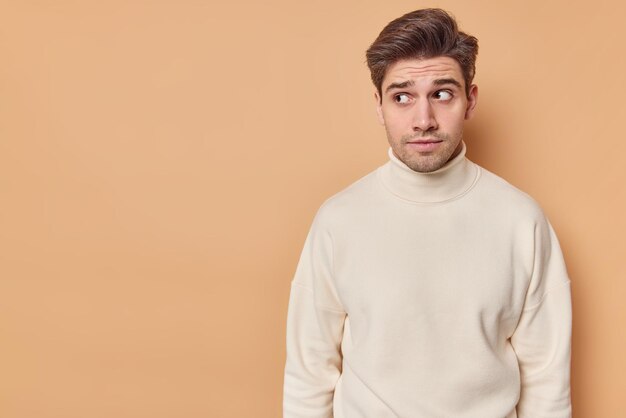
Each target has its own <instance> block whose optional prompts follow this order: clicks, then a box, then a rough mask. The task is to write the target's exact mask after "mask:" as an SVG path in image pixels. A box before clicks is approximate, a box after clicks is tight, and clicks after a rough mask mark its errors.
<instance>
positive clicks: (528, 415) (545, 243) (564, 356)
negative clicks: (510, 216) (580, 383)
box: [511, 218, 572, 418]
mask: <svg viewBox="0 0 626 418" xmlns="http://www.w3.org/2000/svg"><path fill="white" fill-rule="evenodd" d="M534 242H535V246H534V263H533V270H532V277H531V280H530V285H529V288H528V291H527V294H526V301H525V305H524V309H523V311H522V314H521V317H520V320H519V322H518V324H517V328H516V330H515V332H514V333H513V335H512V336H511V345H512V346H513V348H514V350H515V353H516V355H517V358H518V363H519V368H520V375H521V394H520V400H519V402H518V404H517V409H516V411H517V416H518V418H539V417H541V418H569V417H571V414H572V412H571V409H572V408H571V397H570V357H571V332H572V306H571V289H570V280H569V278H568V274H567V271H566V268H565V263H564V261H563V255H562V253H561V249H560V247H559V243H558V240H557V237H556V235H555V233H554V230H553V228H552V226H551V225H550V223H549V222H548V220H547V219H545V218H542V219H541V220H540V221H539V222H538V223H537V225H536V226H535V237H534Z"/></svg>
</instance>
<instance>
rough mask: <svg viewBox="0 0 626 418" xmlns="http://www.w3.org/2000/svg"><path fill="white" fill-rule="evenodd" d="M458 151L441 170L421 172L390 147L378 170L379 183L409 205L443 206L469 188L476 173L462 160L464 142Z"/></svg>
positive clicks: (476, 169) (463, 158)
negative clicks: (383, 162)
mask: <svg viewBox="0 0 626 418" xmlns="http://www.w3.org/2000/svg"><path fill="white" fill-rule="evenodd" d="M457 150H458V151H456V150H455V152H454V154H453V157H452V158H451V159H450V160H448V162H446V164H445V165H444V166H443V167H441V168H439V169H437V170H435V171H431V172H428V173H420V172H417V171H414V170H412V169H411V168H410V167H408V166H407V165H406V164H404V162H402V161H401V160H400V159H399V158H398V157H397V156H396V155H395V154H394V153H393V151H392V149H391V147H389V149H388V150H387V154H388V156H389V161H388V162H387V163H386V164H385V165H383V166H382V167H380V171H379V176H380V180H381V181H382V183H383V185H384V186H385V187H386V188H387V189H388V190H389V191H390V192H391V193H393V194H394V195H396V196H398V197H400V198H402V199H404V200H408V201H411V202H415V203H442V202H446V201H449V200H452V199H456V198H458V197H460V196H462V195H463V194H465V193H466V192H468V191H469V190H470V189H471V187H472V186H473V185H474V184H475V183H476V181H477V180H478V174H479V169H478V166H477V165H476V164H474V163H472V162H471V161H470V160H468V159H467V158H466V157H465V153H466V151H467V147H466V145H465V142H464V141H461V143H460V148H457Z"/></svg>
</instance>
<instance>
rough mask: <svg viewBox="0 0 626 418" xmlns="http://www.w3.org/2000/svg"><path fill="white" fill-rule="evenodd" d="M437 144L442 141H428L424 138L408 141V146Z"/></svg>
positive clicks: (428, 139)
mask: <svg viewBox="0 0 626 418" xmlns="http://www.w3.org/2000/svg"><path fill="white" fill-rule="evenodd" d="M439 142H443V140H442V139H430V138H425V139H416V140H414V141H408V142H407V143H408V144H433V143H439Z"/></svg>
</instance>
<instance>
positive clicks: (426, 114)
mask: <svg viewBox="0 0 626 418" xmlns="http://www.w3.org/2000/svg"><path fill="white" fill-rule="evenodd" d="M413 111H414V114H413V130H414V131H423V132H426V131H429V130H434V129H437V120H436V118H435V114H434V112H433V108H432V105H431V103H430V101H429V100H428V99H427V98H425V97H423V98H421V99H420V100H419V101H418V102H417V103H416V106H415V107H414V109H413Z"/></svg>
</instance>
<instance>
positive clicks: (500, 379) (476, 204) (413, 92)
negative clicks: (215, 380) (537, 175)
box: [283, 9, 572, 418]
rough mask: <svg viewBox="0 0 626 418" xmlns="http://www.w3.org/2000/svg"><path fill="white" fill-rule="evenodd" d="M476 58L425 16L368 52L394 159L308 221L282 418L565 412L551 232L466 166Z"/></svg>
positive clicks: (443, 16) (561, 323) (560, 416)
mask: <svg viewBox="0 0 626 418" xmlns="http://www.w3.org/2000/svg"><path fill="white" fill-rule="evenodd" d="M477 50H478V45H477V40H476V38H474V37H472V36H469V35H467V34H465V33H463V32H459V31H458V29H457V25H456V22H455V21H454V19H453V18H452V17H450V16H449V15H448V14H447V13H446V12H444V11H442V10H439V9H425V10H417V11H414V12H411V13H408V14H406V15H404V16H402V17H400V18H398V19H396V20H394V21H392V22H391V23H389V24H388V25H387V26H386V27H385V28H384V29H383V31H382V32H381V33H380V35H379V36H378V38H377V39H376V41H375V42H374V43H373V44H372V45H371V47H370V48H369V50H368V51H367V61H368V66H369V68H370V71H371V74H372V80H373V82H374V86H375V88H376V91H375V94H374V96H375V99H376V105H377V110H378V117H379V119H380V122H381V123H382V124H383V125H384V127H385V130H386V132H387V137H388V140H389V145H390V147H389V150H388V156H389V161H388V162H387V163H386V164H384V165H382V166H380V167H378V168H377V169H376V170H374V171H372V172H371V173H369V174H368V175H366V176H364V177H363V178H361V179H359V180H358V181H356V182H355V183H353V184H351V185H350V186H348V187H347V188H346V189H344V190H342V191H341V192H339V193H337V194H335V195H334V196H332V197H330V198H329V199H327V200H326V201H325V202H324V203H323V204H322V205H321V207H320V209H319V210H318V212H317V214H316V215H315V218H314V220H313V223H312V226H311V229H310V231H309V234H308V236H307V238H306V241H305V244H304V249H303V251H302V255H301V257H300V260H299V263H298V266H297V269H296V272H295V277H294V278H293V281H292V284H291V296H290V301H289V313H288V319H287V360H286V365H285V380H284V401H283V406H284V417H285V418H296V417H298V418H301V417H311V418H312V417H315V418H327V417H334V418H361V417H367V418H388V417H389V418H391V417H403V418H404V417H406V418H512V417H517V418H539V417H546V418H547V417H550V418H566V417H570V416H571V401H570V340H571V321H572V316H571V295H570V280H569V278H568V275H567V271H566V268H565V265H564V262H563V257H562V254H561V250H560V248H559V243H558V240H557V237H556V236H555V233H554V230H553V229H552V226H551V225H550V223H549V222H548V220H547V219H546V217H545V215H544V214H543V213H542V210H541V208H540V207H539V206H538V205H537V203H536V202H535V201H534V200H533V199H532V198H530V197H529V196H528V195H526V194H525V193H523V192H521V191H520V190H518V189H516V188H515V187H513V186H511V185H510V184H509V183H507V182H506V181H505V180H503V179H501V178H500V177H498V176H496V175H495V174H493V173H491V172H489V171H487V170H486V169H484V168H482V167H480V166H478V165H476V164H475V163H473V162H471V161H470V160H468V159H467V158H466V157H465V152H466V145H465V142H464V141H463V139H462V134H463V123H464V121H465V120H466V119H469V118H470V117H471V116H472V114H473V112H474V109H475V106H476V101H477V88H476V86H475V85H474V84H472V79H473V76H474V62H475V58H476V54H477Z"/></svg>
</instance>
